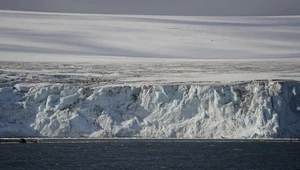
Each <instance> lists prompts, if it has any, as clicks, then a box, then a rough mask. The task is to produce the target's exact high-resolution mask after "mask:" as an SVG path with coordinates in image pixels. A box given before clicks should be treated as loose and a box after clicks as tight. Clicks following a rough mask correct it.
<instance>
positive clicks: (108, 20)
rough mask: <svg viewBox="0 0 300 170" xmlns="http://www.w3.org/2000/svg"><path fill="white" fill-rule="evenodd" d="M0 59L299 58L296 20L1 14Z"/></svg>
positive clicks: (299, 33)
mask: <svg viewBox="0 0 300 170" xmlns="http://www.w3.org/2000/svg"><path fill="white" fill-rule="evenodd" d="M0 21H1V23H2V24H1V25H0V36H1V39H0V43H1V46H0V60H17V61H28V60H29V61H30V60H33V61H36V60H40V61H76V60H82V61H87V60H92V59H97V58H112V57H123V58H124V57H135V58H183V59H191V58H194V59H254V58H255V59H261V58H299V55H300V16H285V17H191V16H145V15H92V14H58V13H32V12H17V11H0Z"/></svg>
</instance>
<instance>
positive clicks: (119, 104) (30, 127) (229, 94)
mask: <svg viewBox="0 0 300 170" xmlns="http://www.w3.org/2000/svg"><path fill="white" fill-rule="evenodd" d="M12 136H13V137H16V136H40V137H41V136H43V137H143V138H281V137H285V138H287V137H289V138H299V137H300V83H299V82H297V81H283V82H280V81H251V82H244V83H240V84H239V83H236V84H231V85H221V84H215V85H142V86H117V87H93V88H90V87H80V86H74V85H67V84H16V85H14V86H7V87H2V88H0V137H12Z"/></svg>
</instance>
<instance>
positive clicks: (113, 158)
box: [0, 140, 300, 170]
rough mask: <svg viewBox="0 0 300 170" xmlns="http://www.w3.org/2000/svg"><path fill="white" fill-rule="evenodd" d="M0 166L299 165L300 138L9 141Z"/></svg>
mask: <svg viewBox="0 0 300 170" xmlns="http://www.w3.org/2000/svg"><path fill="white" fill-rule="evenodd" d="M0 169H1V170H4V169H270V170H274V169H300V143H293V142H199V141H198V142H193V141H188V142H180V141H175V142H172V141H168V142H163V141H158V142H155V141H147V140H144V141H142V142H141V141H137V142H135V141H126V140H123V141H122V140H120V141H117V142H116V141H111V142H110V141H105V142H87V143H59V142H58V143H27V144H12V143H10V144H0Z"/></svg>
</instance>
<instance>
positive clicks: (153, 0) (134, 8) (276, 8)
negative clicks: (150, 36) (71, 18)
mask: <svg viewBox="0 0 300 170" xmlns="http://www.w3.org/2000/svg"><path fill="white" fill-rule="evenodd" d="M0 9H4V10H25V11H44V12H67V13H69V12H74V13H101V14H154V15H155V14H156V15H300V0H0Z"/></svg>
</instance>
